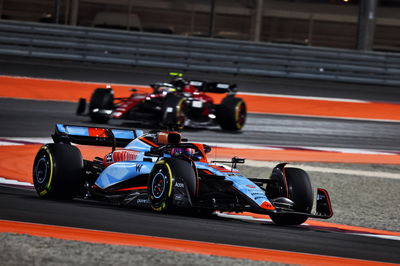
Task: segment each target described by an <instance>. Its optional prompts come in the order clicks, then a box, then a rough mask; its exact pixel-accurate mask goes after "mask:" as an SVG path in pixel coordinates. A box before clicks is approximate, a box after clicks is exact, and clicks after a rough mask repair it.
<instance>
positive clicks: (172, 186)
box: [33, 124, 333, 225]
mask: <svg viewBox="0 0 400 266" xmlns="http://www.w3.org/2000/svg"><path fill="white" fill-rule="evenodd" d="M52 138H53V140H54V143H51V144H45V145H43V146H42V147H41V148H40V149H39V151H38V153H37V155H36V157H35V161H34V165H33V183H34V186H35V189H36V191H37V193H38V194H39V196H40V197H43V198H48V199H64V200H65V199H73V198H83V199H91V200H93V199H95V200H102V201H111V202H115V203H119V204H121V205H133V206H139V207H151V208H152V209H154V210H155V211H168V210H185V209H186V210H196V211H199V212H200V213H212V212H214V211H221V212H223V211H234V212H243V211H249V212H254V213H261V214H268V215H270V217H271V219H272V220H273V221H274V222H275V223H276V224H281V225H298V224H301V223H304V222H305V221H306V220H307V219H308V217H314V218H322V219H328V218H330V217H332V215H333V212H332V208H331V203H330V199H329V195H328V192H327V191H326V190H325V189H322V188H318V189H317V197H316V208H315V212H314V213H312V209H313V202H314V196H313V191H312V187H311V183H310V179H309V176H308V174H307V173H306V172H305V171H303V170H302V169H299V168H291V167H286V163H282V164H278V165H277V166H276V167H275V168H274V169H273V170H272V173H271V175H270V177H269V178H265V179H264V178H247V177H245V176H243V175H242V174H241V173H240V172H239V171H238V170H237V169H236V166H237V164H240V163H244V161H245V160H244V159H242V158H237V157H233V158H232V159H231V161H212V162H210V161H208V159H207V153H208V152H210V151H211V147H209V146H208V145H205V144H199V143H189V142H187V140H185V139H182V136H181V134H180V133H179V132H175V131H150V132H148V133H146V134H145V133H143V131H141V130H128V129H115V128H114V129H111V128H98V127H86V126H74V125H62V124H57V125H56V130H55V133H54V134H53V135H52ZM71 143H75V144H83V145H96V146H109V147H111V149H112V150H111V152H110V153H108V154H106V155H105V156H102V157H96V158H95V159H94V160H91V161H90V160H85V159H83V158H82V154H81V151H80V150H79V148H78V146H75V145H71ZM117 148H118V149H117Z"/></svg>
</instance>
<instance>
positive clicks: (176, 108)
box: [161, 95, 186, 130]
mask: <svg viewBox="0 0 400 266" xmlns="http://www.w3.org/2000/svg"><path fill="white" fill-rule="evenodd" d="M185 107H186V106H185V98H183V97H179V96H175V95H169V96H167V97H166V99H165V102H164V106H163V109H162V114H163V118H162V121H161V124H162V125H163V126H166V127H172V128H173V130H180V129H183V127H184V125H185V120H186V116H185Z"/></svg>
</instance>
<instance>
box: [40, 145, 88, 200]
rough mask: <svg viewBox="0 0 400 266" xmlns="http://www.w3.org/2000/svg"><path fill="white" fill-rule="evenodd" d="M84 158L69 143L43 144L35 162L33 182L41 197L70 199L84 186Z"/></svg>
mask: <svg viewBox="0 0 400 266" xmlns="http://www.w3.org/2000/svg"><path fill="white" fill-rule="evenodd" d="M82 173H83V159H82V154H81V152H80V150H79V149H78V148H76V147H75V146H72V145H69V144H60V143H52V144H45V145H43V146H42V147H41V148H40V149H39V151H38V152H37V154H36V157H35V160H34V163H33V184H34V187H35V189H36V192H37V193H38V194H39V196H40V197H42V198H46V199H62V200H70V199H72V198H74V197H75V196H77V194H78V193H79V191H80V190H81V189H82V187H83V183H84V179H83V178H82Z"/></svg>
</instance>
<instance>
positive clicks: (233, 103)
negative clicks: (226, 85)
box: [216, 96, 247, 131]
mask: <svg viewBox="0 0 400 266" xmlns="http://www.w3.org/2000/svg"><path fill="white" fill-rule="evenodd" d="M216 115H217V122H218V124H219V125H220V127H221V128H222V129H223V130H230V131H238V130H241V129H242V128H243V126H244V124H245V122H246V116H247V107H246V103H245V102H244V101H243V100H242V99H241V98H236V97H233V96H227V97H225V98H224V99H223V100H222V102H221V104H220V105H217V113H216Z"/></svg>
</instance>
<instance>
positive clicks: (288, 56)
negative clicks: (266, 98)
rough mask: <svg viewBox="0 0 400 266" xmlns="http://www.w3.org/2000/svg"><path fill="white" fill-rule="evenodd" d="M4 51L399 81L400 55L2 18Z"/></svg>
mask: <svg viewBox="0 0 400 266" xmlns="http://www.w3.org/2000/svg"><path fill="white" fill-rule="evenodd" d="M0 55H8V56H22V57H33V58H43V59H57V60H73V61H81V62H92V63H103V64H118V65H127V66H144V67H157V68H166V69H170V70H180V71H186V70H192V71H201V72H216V73H225V74H234V75H255V76H266V77H283V78H300V79H312V80H327V81H340V82H351V83H362V84H378V85H389V86H397V85H400V54H396V53H383V52H362V51H355V50H344V49H331V48H318V47H309V46H299V45H285V44H270V43H255V42H248V41H233V40H224V39H210V38H202V37H184V36H174V35H161V34H151V33H143V32H127V31H115V30H106V29H97V28H86V27H71V26H64V25H54V24H44V23H31V22H18V21H10V20H0Z"/></svg>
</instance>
